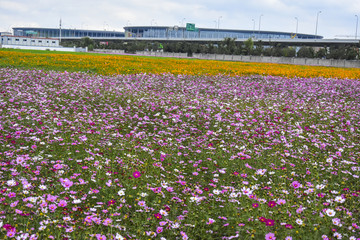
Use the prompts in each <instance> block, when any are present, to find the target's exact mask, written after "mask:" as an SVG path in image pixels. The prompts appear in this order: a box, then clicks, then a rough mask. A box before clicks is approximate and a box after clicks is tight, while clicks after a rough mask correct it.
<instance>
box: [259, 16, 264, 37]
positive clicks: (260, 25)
mask: <svg viewBox="0 0 360 240" xmlns="http://www.w3.org/2000/svg"><path fill="white" fill-rule="evenodd" d="M262 16H264V15H263V14H261V15H260V17H259V36H260V26H261V17H262ZM259 38H260V37H259Z"/></svg>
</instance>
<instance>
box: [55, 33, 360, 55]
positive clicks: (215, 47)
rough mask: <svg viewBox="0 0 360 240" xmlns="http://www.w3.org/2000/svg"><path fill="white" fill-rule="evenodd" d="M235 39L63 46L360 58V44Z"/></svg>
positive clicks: (89, 41) (69, 42) (90, 41)
mask: <svg viewBox="0 0 360 240" xmlns="http://www.w3.org/2000/svg"><path fill="white" fill-rule="evenodd" d="M235 40H236V39H234V38H225V39H224V40H223V41H221V42H206V43H190V42H185V41H179V42H156V41H136V40H135V41H124V40H108V41H106V42H104V41H99V40H93V39H90V38H89V37H84V38H82V39H80V40H66V41H64V42H62V45H63V46H77V47H88V49H89V51H92V50H93V49H118V50H124V51H125V52H126V53H135V52H136V51H164V52H177V53H187V55H188V56H192V55H193V54H194V53H203V54H228V55H252V56H273V57H300V58H327V59H347V60H355V59H360V55H359V45H360V44H358V45H357V46H353V45H347V44H343V45H337V46H331V47H316V48H313V47H308V46H299V47H294V46H287V45H285V44H279V43H277V44H272V45H265V44H264V43H263V42H261V41H257V42H254V41H253V40H252V39H251V38H250V39H248V40H246V41H244V42H237V41H235Z"/></svg>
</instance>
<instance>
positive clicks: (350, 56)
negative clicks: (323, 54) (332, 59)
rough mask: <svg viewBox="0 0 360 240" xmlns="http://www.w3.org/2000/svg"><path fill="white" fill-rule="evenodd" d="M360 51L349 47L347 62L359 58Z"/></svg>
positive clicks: (346, 53)
mask: <svg viewBox="0 0 360 240" xmlns="http://www.w3.org/2000/svg"><path fill="white" fill-rule="evenodd" d="M358 51H359V49H358V48H354V47H347V48H346V51H345V59H346V60H355V59H357V58H358V55H359V53H358Z"/></svg>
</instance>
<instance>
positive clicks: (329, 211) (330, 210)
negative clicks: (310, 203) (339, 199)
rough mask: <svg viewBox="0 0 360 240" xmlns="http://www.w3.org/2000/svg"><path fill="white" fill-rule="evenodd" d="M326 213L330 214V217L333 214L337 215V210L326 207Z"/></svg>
mask: <svg viewBox="0 0 360 240" xmlns="http://www.w3.org/2000/svg"><path fill="white" fill-rule="evenodd" d="M325 213H326V215H328V216H329V217H333V216H335V213H336V212H335V211H334V210H332V209H326V211H325Z"/></svg>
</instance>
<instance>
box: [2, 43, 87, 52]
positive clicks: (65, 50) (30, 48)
mask: <svg viewBox="0 0 360 240" xmlns="http://www.w3.org/2000/svg"><path fill="white" fill-rule="evenodd" d="M2 48H14V49H25V50H49V51H62V52H87V50H88V49H87V48H77V47H73V48H67V47H40V46H21V45H9V44H3V45H2Z"/></svg>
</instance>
